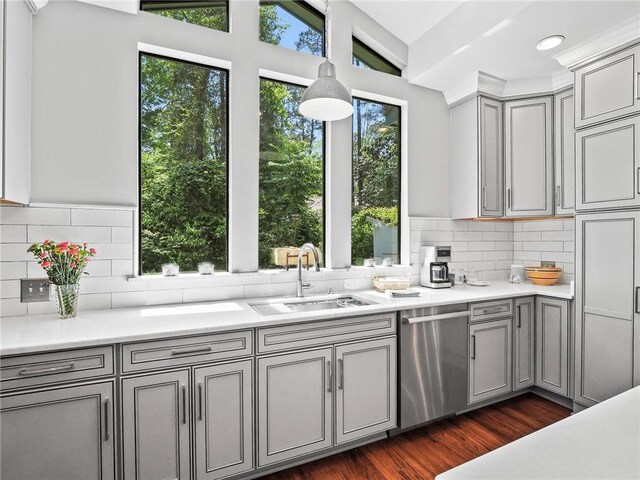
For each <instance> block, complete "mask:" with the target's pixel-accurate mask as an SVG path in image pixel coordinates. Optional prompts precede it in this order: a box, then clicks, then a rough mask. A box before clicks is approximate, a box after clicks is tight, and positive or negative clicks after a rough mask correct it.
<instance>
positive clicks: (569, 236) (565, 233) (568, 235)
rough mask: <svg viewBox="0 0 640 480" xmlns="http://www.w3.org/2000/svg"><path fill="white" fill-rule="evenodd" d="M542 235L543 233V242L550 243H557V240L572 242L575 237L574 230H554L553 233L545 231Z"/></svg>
mask: <svg viewBox="0 0 640 480" xmlns="http://www.w3.org/2000/svg"><path fill="white" fill-rule="evenodd" d="M541 233H542V241H543V242H550V241H557V240H562V241H565V242H572V241H573V239H574V236H575V233H574V232H573V230H553V231H549V232H547V231H545V232H541Z"/></svg>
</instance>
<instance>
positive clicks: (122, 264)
mask: <svg viewBox="0 0 640 480" xmlns="http://www.w3.org/2000/svg"><path fill="white" fill-rule="evenodd" d="M94 261H97V260H94ZM111 275H114V276H124V277H130V276H131V275H133V260H132V259H129V260H111Z"/></svg>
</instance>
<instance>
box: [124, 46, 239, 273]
mask: <svg viewBox="0 0 640 480" xmlns="http://www.w3.org/2000/svg"><path fill="white" fill-rule="evenodd" d="M143 56H146V57H155V58H159V59H162V60H168V61H174V62H182V63H186V64H189V65H194V66H196V67H201V68H202V67H204V68H210V69H213V70H219V71H221V72H224V74H225V76H226V83H227V88H226V98H225V99H224V101H225V105H226V108H225V129H226V132H227V135H226V136H225V138H224V143H225V152H226V159H225V163H226V168H225V184H226V190H227V193H226V195H225V197H226V205H225V213H226V215H225V221H226V228H225V237H226V239H225V244H226V253H225V258H226V264H225V268H224V271H225V272H229V252H230V250H231V245H230V235H229V225H230V222H229V217H230V204H231V194H230V192H231V190H230V188H229V181H230V175H229V174H230V170H231V162H230V158H231V155H230V150H229V149H230V147H231V142H230V137H231V130H230V127H231V124H230V111H231V108H230V100H231V81H230V80H231V69H230V68H224V67H218V66H214V65H208V64H206V63H200V62H196V61H193V60H185V59H182V58H178V57H177V56H169V55H164V54H159V53H153V52H150V51H146V50H142V49H138V78H137V80H138V208H137V217H138V218H137V222H136V223H137V229H138V232H137V235H136V241H137V243H138V245H137V247H138V248H137V251H135V250H134V255H136V254H137V258H134V262H135V266H136V268H137V272H135V273H136V274H135V276H136V277H141V278H144V275H145V273H144V270H143V269H142V115H141V113H142V57H143ZM203 261H204V260H203ZM181 273H186V272H181ZM149 275H161V273H158V272H155V273H149Z"/></svg>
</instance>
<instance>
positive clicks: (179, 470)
mask: <svg viewBox="0 0 640 480" xmlns="http://www.w3.org/2000/svg"><path fill="white" fill-rule="evenodd" d="M189 405H190V402H189V370H180V371H176V372H169V373H158V374H155V375H147V376H143V377H134V378H126V379H124V380H122V428H123V440H122V442H123V465H124V478H125V479H126V480H133V479H135V480H156V479H158V478H162V479H166V480H169V479H171V480H173V479H175V480H177V479H180V480H186V479H188V478H189V471H190V465H189V421H190V420H189V410H190V408H189Z"/></svg>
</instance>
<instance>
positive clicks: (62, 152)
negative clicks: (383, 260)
mask: <svg viewBox="0 0 640 480" xmlns="http://www.w3.org/2000/svg"><path fill="white" fill-rule="evenodd" d="M329 25H330V28H331V31H330V37H329V41H330V45H331V46H330V50H331V52H332V61H333V62H334V63H335V64H336V67H337V70H338V75H339V79H340V80H341V81H342V82H343V83H344V84H345V86H346V87H347V88H348V89H350V90H358V91H361V92H371V93H375V94H378V95H383V96H385V97H389V98H393V99H397V100H398V101H399V102H406V103H407V105H408V106H407V111H406V117H407V119H408V123H407V124H406V125H403V127H404V128H405V129H406V131H407V132H406V133H407V145H406V148H405V155H406V159H407V162H408V168H407V171H406V172H405V173H406V186H405V190H406V193H407V199H408V208H407V209H406V210H408V212H405V213H408V214H410V215H420V216H431V217H447V216H449V168H448V164H449V160H448V157H449V150H448V148H449V147H448V138H449V130H448V125H449V120H448V119H449V111H448V107H447V105H446V102H445V100H444V97H443V95H442V94H441V93H440V92H436V91H433V90H428V89H424V88H421V87H417V86H413V85H409V84H408V82H407V80H406V79H404V78H397V77H394V76H391V75H386V74H383V73H380V72H375V71H367V70H363V69H360V68H357V67H353V66H351V34H352V32H353V31H354V30H359V31H366V32H367V33H368V34H369V35H370V36H371V37H372V38H382V39H384V38H386V37H388V36H389V35H390V34H389V33H388V32H386V31H385V30H383V29H382V28H381V27H380V26H379V25H378V24H376V23H375V22H373V21H372V20H371V19H370V18H369V17H367V16H366V15H364V14H363V13H362V12H361V11H360V10H358V9H356V8H355V7H354V6H353V5H352V4H350V3H349V2H335V3H333V2H332V4H331V9H330V12H329ZM230 30H231V32H230V33H226V32H218V31H215V30H211V29H206V28H202V27H198V26H195V25H189V24H184V23H181V22H177V21H174V20H171V19H167V18H163V17H160V16H158V15H153V14H148V13H145V12H140V13H138V14H137V15H131V14H127V13H123V12H119V11H114V10H110V9H106V8H102V7H98V6H95V5H89V4H83V3H78V2H74V1H68V0H60V1H57V2H50V3H49V5H48V6H47V7H46V8H44V9H43V10H41V12H40V13H39V14H38V15H37V16H35V17H34V21H33V72H32V76H33V80H32V118H33V120H32V163H31V176H32V191H31V202H32V203H39V204H43V203H44V204H72V205H87V204H89V205H96V204H97V205H112V206H113V205H118V206H134V207H135V206H136V205H137V184H138V180H137V172H138V146H137V141H138V49H139V43H144V44H150V45H156V46H162V47H167V48H170V49H173V50H179V51H183V52H189V53H192V54H199V55H202V56H204V57H208V58H213V59H221V60H224V61H227V62H230V64H231V67H230V69H231V75H230V95H231V97H230V117H231V131H230V135H231V139H230V141H231V144H230V145H231V148H230V194H231V196H230V252H229V262H230V268H231V269H232V270H233V271H238V272H243V271H244V272H246V271H255V270H256V269H257V265H258V258H257V242H258V188H257V186H258V134H259V124H258V122H259V117H258V110H259V83H258V82H259V72H261V71H264V70H268V71H273V72H279V73H284V74H288V75H293V76H296V77H301V78H306V79H313V78H315V75H316V71H317V65H318V64H319V63H320V62H321V61H322V59H320V58H318V57H315V56H312V55H307V54H304V53H299V52H294V51H291V50H288V49H284V48H280V47H278V46H274V45H269V44H265V43H262V42H260V41H259V40H258V35H257V32H258V0H245V1H234V0H232V1H231V29H230ZM388 43H389V46H390V50H392V51H393V52H394V53H395V55H394V57H396V59H397V58H401V59H405V60H406V49H403V48H402V47H403V44H401V43H400V42H392V41H389V42H388ZM261 69H262V70H261ZM328 138H329V139H330V145H329V147H328V148H329V151H328V155H327V160H328V168H327V182H328V183H327V184H328V186H329V188H328V193H327V205H328V206H329V208H330V214H329V217H328V219H327V220H328V222H327V223H328V224H327V229H328V231H327V237H328V239H329V241H330V246H329V248H328V249H327V256H328V258H327V264H328V265H330V266H332V267H334V268H344V267H347V266H349V264H350V250H349V248H350V241H349V240H350V238H349V235H350V228H349V223H348V220H349V219H350V214H351V212H350V209H351V200H350V188H351V185H350V176H351V121H350V120H343V121H340V122H333V124H332V125H331V126H330V129H329V132H328ZM238 232H242V235H239V233H238Z"/></svg>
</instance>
